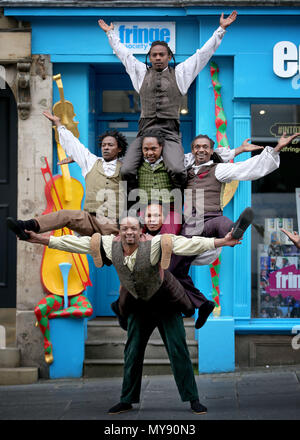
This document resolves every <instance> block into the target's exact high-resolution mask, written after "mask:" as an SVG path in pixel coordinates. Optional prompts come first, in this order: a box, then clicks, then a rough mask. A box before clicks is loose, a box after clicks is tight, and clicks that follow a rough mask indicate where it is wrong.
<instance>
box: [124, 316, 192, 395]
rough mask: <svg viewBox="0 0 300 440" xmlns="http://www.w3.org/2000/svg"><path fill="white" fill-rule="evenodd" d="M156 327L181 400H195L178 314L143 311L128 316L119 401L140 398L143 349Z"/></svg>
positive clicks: (189, 365)
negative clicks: (162, 314)
mask: <svg viewBox="0 0 300 440" xmlns="http://www.w3.org/2000/svg"><path fill="white" fill-rule="evenodd" d="M155 327H158V330H159V333H160V335H161V337H162V340H163V342H164V344H165V347H166V350H167V352H168V356H169V359H170V362H171V367H172V371H173V374H174V378H175V382H176V385H177V388H178V391H179V394H180V397H181V399H182V401H184V402H185V401H191V400H196V399H198V398H199V397H198V390H197V386H196V381H195V376H194V372H193V365H192V362H191V359H190V354H189V351H188V347H187V344H186V337H185V329H184V325H183V319H182V317H181V314H180V313H176V312H174V313H168V314H166V315H164V316H161V317H160V316H154V315H153V314H152V313H146V312H145V311H144V312H140V313H138V312H136V313H134V314H131V315H130V316H129V318H128V330H127V334H128V339H127V342H126V346H125V351H124V375H123V386H122V394H121V402H124V403H125V402H126V403H138V402H139V400H140V391H141V383H142V372H143V362H144V355H145V349H146V346H147V343H148V340H149V338H150V336H151V334H152V332H153V330H154V329H155Z"/></svg>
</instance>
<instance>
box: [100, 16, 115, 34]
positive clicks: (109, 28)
mask: <svg viewBox="0 0 300 440" xmlns="http://www.w3.org/2000/svg"><path fill="white" fill-rule="evenodd" d="M98 24H99V26H100V27H101V29H102V30H103V31H104V32H108V31H112V30H113V28H114V25H113V24H112V23H110V25H108V24H107V23H105V21H104V20H102V18H100V20H98Z"/></svg>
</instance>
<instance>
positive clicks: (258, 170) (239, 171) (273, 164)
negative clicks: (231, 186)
mask: <svg viewBox="0 0 300 440" xmlns="http://www.w3.org/2000/svg"><path fill="white" fill-rule="evenodd" d="M212 164H213V161H212V160H210V161H208V162H206V163H203V164H201V165H198V166H197V165H192V168H193V170H194V173H195V174H198V173H199V171H200V170H201V167H204V166H207V165H212ZM279 165H280V158H279V152H277V151H275V150H274V148H272V147H265V148H264V150H263V151H262V152H261V153H260V154H258V155H256V156H253V157H250V159H247V160H244V161H243V162H235V163H218V164H217V166H216V168H215V176H216V179H217V180H218V181H219V182H222V183H229V182H231V181H232V180H256V179H259V178H261V177H264V176H266V175H267V174H269V173H271V172H272V171H274V170H276V169H277V168H279Z"/></svg>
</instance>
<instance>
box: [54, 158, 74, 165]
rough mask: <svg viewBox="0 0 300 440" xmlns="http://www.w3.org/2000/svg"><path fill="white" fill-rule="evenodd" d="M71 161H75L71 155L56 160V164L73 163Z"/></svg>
mask: <svg viewBox="0 0 300 440" xmlns="http://www.w3.org/2000/svg"><path fill="white" fill-rule="evenodd" d="M73 162H75V160H74V159H73V158H72V157H66V158H65V159H63V160H60V161H59V162H57V165H66V164H69V163H73Z"/></svg>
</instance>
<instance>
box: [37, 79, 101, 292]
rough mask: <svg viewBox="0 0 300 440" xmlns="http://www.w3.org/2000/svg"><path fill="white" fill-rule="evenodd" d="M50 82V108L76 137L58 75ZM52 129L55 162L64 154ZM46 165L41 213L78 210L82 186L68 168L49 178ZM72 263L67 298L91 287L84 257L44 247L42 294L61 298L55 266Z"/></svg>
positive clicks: (62, 231)
mask: <svg viewBox="0 0 300 440" xmlns="http://www.w3.org/2000/svg"><path fill="white" fill-rule="evenodd" d="M53 79H54V80H55V81H56V84H57V86H58V89H59V94H60V101H59V102H57V103H55V104H54V106H53V113H54V114H55V115H56V116H58V117H59V118H60V119H61V121H62V123H63V124H64V125H65V126H66V127H67V128H68V129H69V130H70V131H72V133H73V134H74V136H76V137H79V132H78V128H77V124H78V122H74V121H73V118H74V116H75V113H74V109H73V105H72V104H71V102H69V101H65V99H64V92H63V85H62V80H61V76H60V74H59V75H55V76H54V77H53ZM54 129H55V140H56V143H57V154H58V158H59V160H60V161H61V160H63V159H65V158H66V154H65V152H64V150H63V148H62V147H61V145H60V144H59V138H58V133H57V130H56V127H54ZM45 162H46V166H45V167H44V168H41V171H42V174H43V177H44V180H45V196H46V200H47V207H46V210H45V211H44V212H43V214H49V213H51V212H56V211H59V210H60V209H71V210H79V209H81V201H82V198H83V196H84V188H83V186H82V184H81V183H80V182H79V181H78V180H77V179H74V178H73V177H71V175H70V171H69V167H68V165H67V164H66V165H61V170H62V175H60V174H57V175H55V176H53V175H52V173H51V169H50V167H49V164H48V161H47V158H45ZM65 234H67V235H73V231H71V230H70V229H69V228H63V229H60V230H56V231H52V235H54V236H61V235H65ZM60 263H70V264H72V267H71V270H70V274H69V278H68V295H69V296H74V295H79V294H80V293H81V292H82V291H83V290H85V289H86V287H87V286H91V285H92V283H91V280H90V277H89V265H88V260H87V256H86V255H80V254H72V253H68V252H63V251H59V250H57V249H49V248H48V247H45V248H44V253H43V258H42V263H41V280H42V284H43V287H44V289H45V291H46V292H48V293H52V294H55V295H59V296H64V284H63V279H62V276H61V272H60V268H59V264H60Z"/></svg>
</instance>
